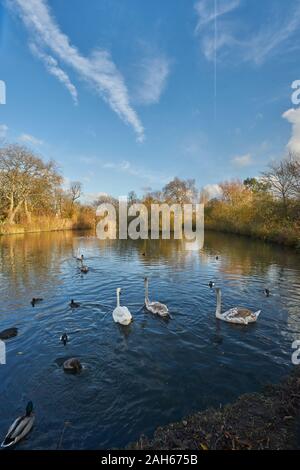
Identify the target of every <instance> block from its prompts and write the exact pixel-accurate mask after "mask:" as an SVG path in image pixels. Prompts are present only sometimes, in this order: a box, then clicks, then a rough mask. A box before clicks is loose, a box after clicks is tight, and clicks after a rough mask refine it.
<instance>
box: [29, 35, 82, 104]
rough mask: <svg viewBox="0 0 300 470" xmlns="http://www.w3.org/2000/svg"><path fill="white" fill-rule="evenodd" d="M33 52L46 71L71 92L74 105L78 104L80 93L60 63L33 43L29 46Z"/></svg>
mask: <svg viewBox="0 0 300 470" xmlns="http://www.w3.org/2000/svg"><path fill="white" fill-rule="evenodd" d="M29 47H30V50H31V52H32V53H33V55H35V56H36V57H37V58H38V59H40V60H41V61H42V62H43V63H44V64H45V67H46V69H47V70H48V72H49V73H51V75H54V77H56V78H57V79H58V80H59V81H60V82H61V83H62V84H63V85H64V86H65V87H66V88H67V90H68V91H69V93H70V95H71V96H72V99H73V101H74V103H75V104H76V105H77V104H78V93H77V89H76V87H75V86H74V85H73V83H72V82H71V80H70V78H69V76H68V75H67V74H66V72H64V71H63V70H62V69H61V68H60V67H59V66H58V62H57V60H56V59H54V57H52V56H50V55H48V54H45V53H44V52H42V51H41V50H39V49H38V47H37V46H36V44H33V43H31V44H30V45H29Z"/></svg>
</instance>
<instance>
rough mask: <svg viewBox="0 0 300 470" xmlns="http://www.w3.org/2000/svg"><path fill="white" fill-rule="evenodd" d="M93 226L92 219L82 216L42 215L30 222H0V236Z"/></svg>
mask: <svg viewBox="0 0 300 470" xmlns="http://www.w3.org/2000/svg"><path fill="white" fill-rule="evenodd" d="M94 226H95V225H94V221H92V220H86V219H84V218H82V219H80V218H74V219H63V218H56V217H46V216H44V217H39V218H38V219H36V220H32V222H31V223H28V222H26V223H23V224H22V223H18V224H8V223H2V224H0V236H1V235H13V234H23V233H31V232H52V231H53V232H54V231H59V230H89V229H92V228H94Z"/></svg>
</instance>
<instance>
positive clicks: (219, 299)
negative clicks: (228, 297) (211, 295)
mask: <svg viewBox="0 0 300 470" xmlns="http://www.w3.org/2000/svg"><path fill="white" fill-rule="evenodd" d="M221 309H222V294H221V292H220V291H217V308H216V316H218V315H221Z"/></svg>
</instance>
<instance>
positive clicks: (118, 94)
mask: <svg viewBox="0 0 300 470" xmlns="http://www.w3.org/2000/svg"><path fill="white" fill-rule="evenodd" d="M10 3H11V4H12V5H13V6H15V7H16V8H17V9H18V12H19V14H20V16H21V18H22V20H23V22H24V24H25V26H26V28H27V29H28V30H29V32H30V34H31V36H32V41H33V42H34V43H35V45H37V44H38V48H39V50H41V48H42V47H43V48H47V49H49V50H51V51H52V54H54V55H55V56H57V57H58V58H59V60H60V61H61V62H63V63H64V64H66V65H67V66H69V67H71V68H73V70H75V72H77V74H78V75H79V77H80V78H81V79H83V80H85V81H86V82H88V83H89V85H90V86H91V87H93V89H94V90H96V92H97V93H98V94H99V95H100V96H101V97H102V98H103V99H104V100H105V101H106V102H107V103H108V104H109V106H110V107H111V109H112V110H113V111H114V112H115V113H116V114H117V115H118V116H119V117H120V118H121V119H122V120H123V121H124V122H125V123H127V124H129V125H131V126H132V127H133V129H134V131H135V133H136V135H137V140H138V141H143V140H144V128H143V126H142V124H141V122H140V120H139V117H138V116H137V114H136V112H135V111H134V109H133V108H132V107H131V105H130V102H129V96H128V91H127V87H126V85H125V83H124V79H123V77H122V75H121V73H120V72H119V70H118V69H117V67H116V65H115V64H114V62H113V61H112V58H111V56H110V53H109V52H108V51H105V50H102V49H99V50H96V51H94V52H93V53H92V54H91V55H90V56H89V57H85V56H83V55H82V54H81V53H80V52H79V50H78V49H77V48H76V47H75V46H73V45H72V44H71V42H70V39H69V38H68V36H67V35H65V34H64V33H63V32H62V31H61V30H60V28H59V26H58V24H57V23H56V20H55V18H54V17H53V16H52V14H51V12H50V10H49V7H48V4H47V2H46V0H26V2H25V1H24V0H10ZM51 57H52V56H51ZM55 72H57V71H55ZM64 78H66V77H64Z"/></svg>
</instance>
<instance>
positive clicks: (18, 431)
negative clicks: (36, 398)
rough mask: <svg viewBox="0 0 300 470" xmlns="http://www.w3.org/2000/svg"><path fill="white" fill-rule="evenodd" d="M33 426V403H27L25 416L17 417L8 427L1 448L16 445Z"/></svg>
mask: <svg viewBox="0 0 300 470" xmlns="http://www.w3.org/2000/svg"><path fill="white" fill-rule="evenodd" d="M33 424H34V413H33V403H32V401H29V402H28V403H27V406H26V411H25V414H24V415H23V416H19V417H18V418H17V419H16V420H15V421H14V422H13V424H12V425H11V426H10V428H9V430H8V431H7V434H6V436H5V438H4V441H3V442H2V444H1V447H2V448H5V447H12V446H14V445H15V444H17V442H19V441H20V440H21V439H23V438H24V437H26V436H27V434H28V433H29V432H30V431H31V429H32V426H33Z"/></svg>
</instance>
